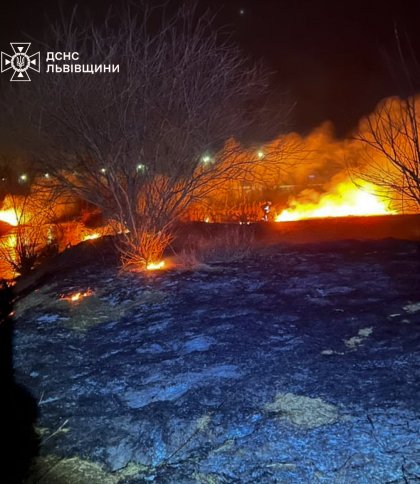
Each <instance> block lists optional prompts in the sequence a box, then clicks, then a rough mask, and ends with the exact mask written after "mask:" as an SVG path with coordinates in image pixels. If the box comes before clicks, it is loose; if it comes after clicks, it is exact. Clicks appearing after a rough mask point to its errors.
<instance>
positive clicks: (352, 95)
mask: <svg viewBox="0 0 420 484" xmlns="http://www.w3.org/2000/svg"><path fill="white" fill-rule="evenodd" d="M8 3H9V4H8V5H7V6H6V7H4V6H3V7H2V14H1V25H0V40H1V45H0V48H1V50H7V51H8V50H9V48H8V43H9V42H16V41H25V40H26V39H25V37H24V36H23V34H22V32H27V33H28V34H30V35H32V36H34V37H40V36H41V35H42V32H43V30H44V29H45V27H46V21H45V13H47V14H48V15H49V17H50V18H53V17H54V16H55V15H57V12H58V8H57V3H58V2H57V1H50V0H48V1H44V2H32V1H31V2H16V3H15V2H13V3H12V2H8ZM61 3H63V4H64V5H65V7H67V8H68V7H69V6H71V5H73V4H74V3H75V2H70V1H68V0H66V1H63V2H61ZM109 3H112V2H111V1H109V0H108V1H92V0H91V1H85V2H82V3H81V5H83V8H86V7H87V8H89V9H90V11H91V12H92V15H93V16H96V15H97V14H98V13H100V12H101V11H103V9H104V5H105V4H109ZM114 3H117V2H114ZM173 3H176V2H173ZM199 5H200V7H202V8H205V7H206V6H210V7H211V8H212V9H213V10H214V11H215V12H217V14H216V23H217V24H220V26H223V27H224V29H225V30H230V31H232V33H233V39H234V40H235V41H236V42H237V43H239V45H240V47H241V48H242V49H243V50H244V52H245V53H246V54H247V55H248V56H250V57H251V58H253V59H256V60H262V61H263V62H264V63H265V65H266V66H267V68H268V69H269V70H270V71H273V72H275V74H274V76H273V88H274V90H275V91H277V92H278V93H279V98H281V96H280V94H281V95H283V94H286V95H287V97H288V98H289V99H290V100H291V101H292V102H295V103H296V105H295V108H294V110H293V113H292V115H291V117H290V128H291V129H297V130H298V131H300V132H302V133H304V132H307V131H309V130H310V129H311V128H313V127H315V126H317V125H319V124H320V123H322V122H323V121H325V120H330V121H332V122H333V123H334V125H335V127H336V132H337V135H339V136H342V135H344V134H346V133H347V132H349V131H350V130H351V129H352V128H353V127H355V126H356V124H357V121H358V119H359V118H360V117H361V116H362V115H363V114H367V113H369V112H370V111H372V109H373V108H374V106H375V104H376V103H377V102H378V101H379V100H380V99H381V98H383V97H386V96H389V95H393V94H398V92H399V84H398V75H397V69H395V68H393V67H392V65H393V64H392V63H390V62H389V61H388V60H387V59H389V57H394V58H395V57H396V54H395V52H396V42H395V37H394V28H395V26H396V27H397V28H398V31H399V33H400V36H401V37H403V38H405V37H407V38H409V39H410V42H411V47H412V50H413V52H414V53H415V54H416V56H417V58H418V59H420V34H419V33H418V31H419V19H420V1H418V0H417V1H416V0H400V1H386V0H381V1H377V0H364V1H361V0H353V1H348V0H341V1H339V0H336V1H333V0H260V1H257V0H243V1H241V0H235V1H232V0H224V1H223V0H214V1H211V0H199Z"/></svg>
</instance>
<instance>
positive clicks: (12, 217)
mask: <svg viewBox="0 0 420 484" xmlns="http://www.w3.org/2000/svg"><path fill="white" fill-rule="evenodd" d="M0 221H1V222H6V223H8V224H9V225H13V226H14V227H16V226H17V225H18V223H19V216H18V214H17V213H16V210H14V209H13V208H9V209H8V210H0Z"/></svg>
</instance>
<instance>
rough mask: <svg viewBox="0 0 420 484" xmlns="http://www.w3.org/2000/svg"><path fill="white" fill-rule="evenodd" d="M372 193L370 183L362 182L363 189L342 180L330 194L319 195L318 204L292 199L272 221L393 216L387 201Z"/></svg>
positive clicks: (372, 187)
mask: <svg viewBox="0 0 420 484" xmlns="http://www.w3.org/2000/svg"><path fill="white" fill-rule="evenodd" d="M374 191H375V190H374V186H373V185H371V184H367V183H364V184H363V190H362V189H360V188H358V187H357V186H355V185H354V183H353V182H351V181H344V182H341V183H339V184H338V185H336V186H335V187H334V188H333V189H332V191H331V192H329V193H326V194H324V195H321V196H320V198H319V200H318V201H317V202H307V203H305V202H303V201H302V202H299V201H298V200H293V201H292V203H291V208H287V209H285V210H283V211H282V212H281V213H280V214H279V215H277V216H276V218H275V221H276V222H290V221H294V220H303V219H313V218H325V217H349V216H369V215H392V214H395V213H396V212H395V211H393V210H391V209H389V208H388V207H387V204H386V202H385V201H384V200H382V199H381V198H380V197H378V196H376V195H375V194H374Z"/></svg>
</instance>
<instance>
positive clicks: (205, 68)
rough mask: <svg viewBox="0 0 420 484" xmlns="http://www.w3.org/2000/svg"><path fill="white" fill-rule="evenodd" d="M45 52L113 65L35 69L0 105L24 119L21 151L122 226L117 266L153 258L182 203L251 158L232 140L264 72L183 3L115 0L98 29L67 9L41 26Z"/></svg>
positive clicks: (260, 110)
mask: <svg viewBox="0 0 420 484" xmlns="http://www.w3.org/2000/svg"><path fill="white" fill-rule="evenodd" d="M136 9H137V10H136ZM51 37H52V38H51ZM45 48H46V49H47V50H48V51H52V52H57V51H58V52H79V53H80V58H81V59H83V64H88V65H89V64H90V65H95V64H119V65H120V68H121V72H120V73H114V74H100V75H95V76H90V75H85V74H84V75H76V74H74V75H63V74H54V73H49V74H47V75H44V76H42V75H41V76H39V78H38V79H37V83H36V85H35V84H34V86H31V89H30V91H28V90H27V89H25V86H18V88H19V90H20V92H17V91H16V89H15V90H14V92H13V96H9V98H8V101H9V102H8V104H7V103H5V106H6V107H7V106H11V107H12V117H13V114H14V115H15V117H17V119H18V123H19V125H20V126H22V124H23V121H24V119H26V120H27V124H26V126H25V129H26V132H27V133H28V132H29V133H30V134H29V135H28V136H27V138H28V140H29V142H28V143H26V146H27V148H26V151H27V152H30V153H35V154H36V156H37V159H40V160H41V161H42V166H44V167H46V169H47V170H48V172H49V173H50V174H51V177H52V179H54V181H55V182H56V183H57V184H58V185H59V186H61V187H65V188H67V189H69V190H70V191H72V192H73V193H74V194H76V195H77V196H78V197H80V198H81V199H83V200H85V201H87V202H89V203H91V204H93V205H94V206H96V207H99V208H100V209H101V211H102V213H103V214H104V216H105V217H106V219H107V220H112V221H115V222H117V223H118V224H119V225H120V226H121V227H123V228H124V229H123V232H124V234H125V235H124V243H123V244H120V243H119V244H118V246H117V247H118V250H120V251H121V257H122V262H123V266H124V267H129V266H134V265H136V264H137V263H140V264H141V265H142V266H144V263H145V261H148V260H151V259H153V258H155V257H157V256H158V254H159V253H161V252H162V250H163V249H164V246H165V244H166V243H168V241H169V240H170V236H169V235H168V234H170V232H171V230H172V227H173V224H174V222H175V221H176V220H177V219H178V218H179V217H180V216H181V215H182V214H183V213H185V211H186V209H187V208H188V206H189V205H190V204H191V203H193V202H195V201H196V200H197V199H199V198H203V197H205V196H206V195H207V194H208V193H210V192H211V191H212V190H214V189H216V188H217V187H218V186H220V184H223V183H224V182H226V181H227V180H232V179H240V178H244V177H247V176H248V175H249V173H250V172H251V171H252V167H253V165H254V164H255V163H256V161H258V156H257V154H256V152H255V150H254V149H252V150H248V151H244V150H243V149H241V146H240V145H239V143H236V142H233V141H232V140H233V139H234V138H235V139H240V138H241V136H243V135H244V134H245V133H249V131H250V129H251V127H252V126H255V125H258V126H259V127H262V125H263V123H262V120H263V118H264V112H265V111H266V110H267V108H268V107H267V106H266V105H265V103H264V100H265V96H266V92H267V86H268V78H267V76H266V75H265V74H264V73H263V71H262V69H261V68H260V67H259V66H255V65H251V64H250V63H249V61H248V60H246V59H244V58H243V56H242V55H241V53H240V52H239V50H238V49H236V48H234V47H232V45H231V44H230V43H229V42H227V41H226V37H224V36H223V35H221V34H220V32H217V31H216V30H215V29H214V26H213V24H212V19H211V17H209V16H208V15H204V16H200V15H198V14H197V10H196V9H195V8H192V7H191V4H188V5H183V6H181V7H180V8H179V9H178V10H177V11H176V12H175V13H170V12H169V10H166V9H165V7H162V6H159V7H151V6H149V7H148V6H147V5H144V4H143V3H141V4H136V7H134V3H132V4H129V2H127V3H126V4H125V7H124V8H121V9H120V10H119V11H118V12H117V11H116V10H115V9H114V10H113V11H111V12H110V14H109V15H108V17H107V18H106V21H105V22H103V23H102V24H101V25H100V26H98V25H95V24H94V23H93V22H89V21H87V22H85V23H83V22H80V21H79V20H78V17H77V15H76V13H74V14H73V15H72V16H71V17H70V20H69V21H68V22H65V23H64V24H56V25H53V27H52V36H50V38H49V40H48V41H47V43H46V45H45ZM10 99H13V100H14V102H13V103H10ZM251 106H252V109H251ZM271 126H275V128H272V127H270V126H268V125H267V130H266V131H267V132H274V129H276V130H278V129H279V126H281V125H280V124H277V125H276V123H275V122H272V123H271ZM273 134H274V133H273ZM19 139H20V140H21V143H20V144H22V140H23V137H20V138H19ZM267 155H268V153H267ZM274 161H278V160H274V157H273V159H272V162H274ZM269 166H270V161H269V157H268V156H267V157H266V159H265V166H264V169H268V168H269Z"/></svg>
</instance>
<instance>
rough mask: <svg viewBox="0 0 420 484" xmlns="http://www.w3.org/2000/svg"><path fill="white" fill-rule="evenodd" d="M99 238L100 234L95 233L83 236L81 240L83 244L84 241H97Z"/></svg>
mask: <svg viewBox="0 0 420 484" xmlns="http://www.w3.org/2000/svg"><path fill="white" fill-rule="evenodd" d="M100 236H101V234H99V233H98V232H95V233H93V234H88V235H84V236H83V239H82V240H83V242H84V241H85V240H95V239H99V237H100Z"/></svg>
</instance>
